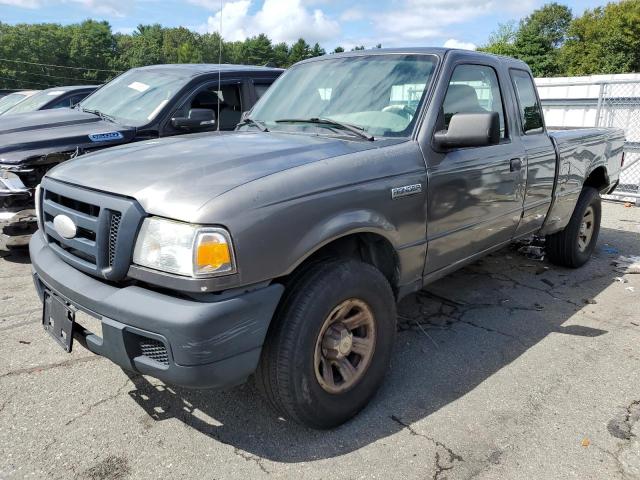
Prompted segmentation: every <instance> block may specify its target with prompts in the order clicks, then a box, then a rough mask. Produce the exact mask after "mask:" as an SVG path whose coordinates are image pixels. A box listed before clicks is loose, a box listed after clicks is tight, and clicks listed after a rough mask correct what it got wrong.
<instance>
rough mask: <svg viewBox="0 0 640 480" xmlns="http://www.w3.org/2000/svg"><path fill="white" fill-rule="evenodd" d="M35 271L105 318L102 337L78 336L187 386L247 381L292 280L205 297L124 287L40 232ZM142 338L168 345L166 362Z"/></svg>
mask: <svg viewBox="0 0 640 480" xmlns="http://www.w3.org/2000/svg"><path fill="white" fill-rule="evenodd" d="M29 253H30V254H31V262H32V266H33V277H34V282H35V285H36V289H37V290H38V294H39V295H40V298H41V300H42V299H43V298H44V290H45V289H46V290H48V291H49V292H51V293H52V294H54V295H57V296H59V297H60V298H62V299H63V300H65V301H66V302H67V303H69V304H70V305H71V306H73V307H75V308H77V309H78V310H81V311H84V312H85V313H87V314H89V315H91V316H93V317H96V318H98V319H100V320H101V323H102V337H99V336H97V335H95V334H93V333H92V332H89V331H87V330H85V329H83V328H77V329H75V330H74V338H75V339H77V340H78V341H80V343H82V344H83V345H85V346H86V347H87V348H88V349H89V350H91V351H92V352H94V353H96V354H98V355H102V356H104V357H107V358H109V359H110V360H112V361H113V362H114V363H116V364H118V365H120V366H121V367H122V368H124V369H126V370H131V371H135V372H138V373H141V374H144V375H151V376H153V377H156V378H159V379H160V380H162V381H164V382H166V383H169V384H173V385H179V386H185V387H196V388H222V387H227V386H231V385H236V384H239V383H242V382H243V381H245V380H246V378H247V377H248V376H249V375H251V373H253V371H254V370H255V369H256V367H257V365H258V361H259V358H260V352H261V350H262V344H263V343H264V339H265V337H266V333H267V329H268V327H269V324H270V322H271V318H272V317H273V314H274V312H275V309H276V306H277V305H278V302H279V301H280V297H281V296H282V292H283V290H284V287H283V286H282V285H279V284H272V285H269V286H267V287H264V288H260V289H256V290H252V291H247V292H245V293H242V294H239V295H237V296H233V297H230V298H223V299H220V300H219V301H211V302H201V301H196V300H192V299H186V298H179V297H176V296H172V295H167V294H164V293H159V292H156V291H153V290H148V289H145V288H142V287H139V286H128V287H123V288H119V287H116V286H113V285H111V284H107V283H104V282H101V281H100V280H98V279H96V278H94V277H91V276H89V275H87V274H84V273H82V272H80V271H78V270H76V269H75V268H73V267H71V266H70V265H68V264H67V263H65V262H64V261H63V260H62V259H60V257H58V256H57V255H56V254H55V253H54V252H53V251H52V250H51V249H50V248H49V247H48V246H47V244H46V242H45V241H44V238H43V236H42V235H41V234H40V233H39V232H36V234H35V235H33V236H32V238H31V242H30V244H29ZM141 339H147V343H148V340H149V339H150V340H151V341H153V342H155V345H158V346H163V347H164V348H165V349H166V362H165V361H164V360H163V362H158V361H156V360H155V359H153V358H152V357H149V356H147V355H145V354H144V349H143V350H141V347H140V345H141V341H142V340H141Z"/></svg>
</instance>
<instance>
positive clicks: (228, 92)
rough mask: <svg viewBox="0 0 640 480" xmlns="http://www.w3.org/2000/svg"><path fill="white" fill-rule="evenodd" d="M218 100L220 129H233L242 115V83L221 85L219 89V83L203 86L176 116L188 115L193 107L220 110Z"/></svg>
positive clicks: (175, 113)
mask: <svg viewBox="0 0 640 480" xmlns="http://www.w3.org/2000/svg"><path fill="white" fill-rule="evenodd" d="M218 100H219V101H220V118H219V119H218V120H217V121H218V123H219V124H220V130H233V129H234V128H235V127H236V125H237V124H238V123H239V122H240V117H241V116H242V97H241V91H240V84H227V85H224V84H223V85H221V86H220V90H218V85H217V84H213V85H212V84H209V85H207V86H205V87H202V88H201V89H200V90H198V92H197V93H196V94H195V95H194V96H193V97H192V98H191V100H190V101H188V102H186V103H185V104H184V105H182V107H180V108H179V109H178V110H177V111H176V112H174V114H173V116H174V117H186V116H187V115H188V114H189V110H191V109H192V108H202V109H208V110H213V111H214V112H215V113H216V114H217V111H218Z"/></svg>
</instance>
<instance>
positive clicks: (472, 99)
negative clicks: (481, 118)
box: [444, 84, 487, 125]
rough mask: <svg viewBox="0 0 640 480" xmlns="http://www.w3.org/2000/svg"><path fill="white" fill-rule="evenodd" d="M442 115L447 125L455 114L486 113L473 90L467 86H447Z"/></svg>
mask: <svg viewBox="0 0 640 480" xmlns="http://www.w3.org/2000/svg"><path fill="white" fill-rule="evenodd" d="M444 113H445V120H446V123H447V125H448V124H449V120H450V119H451V117H452V116H453V115H454V114H456V113H487V110H485V109H484V108H482V106H480V102H479V101H478V95H477V93H476V90H475V88H473V87H470V86H469V85H461V84H452V85H449V90H447V96H446V97H445V99H444Z"/></svg>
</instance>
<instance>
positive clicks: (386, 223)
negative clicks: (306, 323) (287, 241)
mask: <svg viewBox="0 0 640 480" xmlns="http://www.w3.org/2000/svg"><path fill="white" fill-rule="evenodd" d="M356 233H372V234H376V235H379V236H381V237H384V238H385V239H386V240H387V241H388V242H389V243H390V244H391V245H392V246H393V247H394V249H395V248H396V242H397V241H398V238H397V237H398V232H397V229H396V227H395V226H394V225H393V224H392V223H391V221H390V220H389V219H388V218H386V217H385V216H384V215H382V214H380V213H379V212H375V211H373V210H347V211H343V212H339V213H337V214H335V215H333V216H331V217H328V218H326V219H325V220H323V221H322V222H320V223H318V224H316V225H315V226H314V227H313V228H312V229H311V230H309V231H307V232H306V234H305V235H304V236H303V237H302V238H301V239H300V241H299V243H297V244H296V245H295V248H294V250H293V251H292V252H291V253H290V255H289V257H288V261H287V262H286V264H287V265H288V268H287V269H286V271H285V272H284V273H285V274H289V273H291V272H292V271H293V270H295V269H296V268H297V267H298V266H299V265H300V264H301V263H303V262H304V261H305V260H306V259H307V258H309V257H311V256H312V255H313V254H314V253H316V252H317V251H318V250H320V249H321V248H322V247H324V246H326V245H328V244H329V243H331V242H334V241H336V240H338V239H340V238H343V237H346V236H348V235H353V234H356Z"/></svg>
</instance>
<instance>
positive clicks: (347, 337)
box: [314, 298, 376, 394]
mask: <svg viewBox="0 0 640 480" xmlns="http://www.w3.org/2000/svg"><path fill="white" fill-rule="evenodd" d="M375 343H376V326H375V319H374V316H373V312H372V311H371V308H370V307H369V306H368V305H367V304H366V303H365V302H363V301H362V300H359V299H356V298H351V299H348V300H345V301H344V302H342V303H340V304H339V305H338V306H337V307H335V308H334V309H333V310H332V311H331V313H329V315H328V316H327V318H326V319H325V321H324V323H323V325H322V328H321V329H320V334H319V335H318V338H317V339H316V347H315V354H314V370H315V374H316V379H317V380H318V383H319V384H320V386H321V387H322V388H323V389H324V390H325V391H326V392H329V393H332V394H337V393H344V392H346V391H347V390H349V389H351V388H352V387H353V386H354V385H356V384H357V383H358V382H359V381H360V380H361V379H362V377H363V376H364V374H365V372H366V371H367V369H368V368H369V365H370V363H371V358H372V357H373V352H374V350H375Z"/></svg>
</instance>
